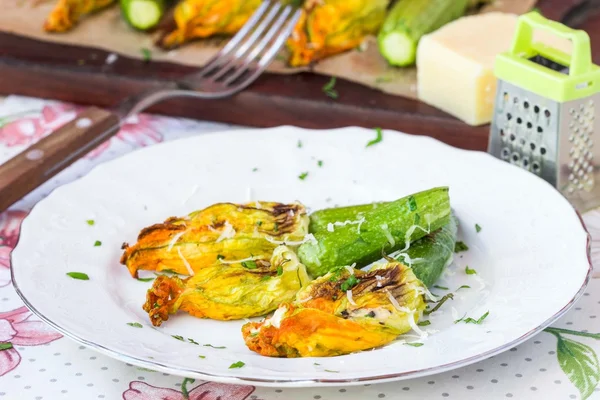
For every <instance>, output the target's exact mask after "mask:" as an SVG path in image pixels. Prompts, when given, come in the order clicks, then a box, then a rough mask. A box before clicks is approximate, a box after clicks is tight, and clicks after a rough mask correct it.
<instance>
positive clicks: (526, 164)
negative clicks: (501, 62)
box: [521, 157, 529, 169]
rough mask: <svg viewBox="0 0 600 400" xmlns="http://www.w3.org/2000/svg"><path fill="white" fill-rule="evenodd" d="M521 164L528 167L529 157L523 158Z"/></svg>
mask: <svg viewBox="0 0 600 400" xmlns="http://www.w3.org/2000/svg"><path fill="white" fill-rule="evenodd" d="M521 165H522V166H523V168H526V169H528V168H529V158H527V157H523V159H522V160H521Z"/></svg>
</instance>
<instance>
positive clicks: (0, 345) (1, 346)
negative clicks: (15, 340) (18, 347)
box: [0, 342, 13, 351]
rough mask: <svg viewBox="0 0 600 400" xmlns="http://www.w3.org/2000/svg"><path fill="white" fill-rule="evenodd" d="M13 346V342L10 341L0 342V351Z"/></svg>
mask: <svg viewBox="0 0 600 400" xmlns="http://www.w3.org/2000/svg"><path fill="white" fill-rule="evenodd" d="M12 348H13V344H12V343H11V342H4V343H0V351H3V350H10V349H12Z"/></svg>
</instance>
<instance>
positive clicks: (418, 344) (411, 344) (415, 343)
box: [404, 342, 423, 347]
mask: <svg viewBox="0 0 600 400" xmlns="http://www.w3.org/2000/svg"><path fill="white" fill-rule="evenodd" d="M404 344H405V345H407V346H412V347H421V346H423V343H418V342H411V343H404Z"/></svg>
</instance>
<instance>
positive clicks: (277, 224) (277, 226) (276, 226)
mask: <svg viewBox="0 0 600 400" xmlns="http://www.w3.org/2000/svg"><path fill="white" fill-rule="evenodd" d="M273 232H275V233H277V232H279V223H277V222H275V225H273Z"/></svg>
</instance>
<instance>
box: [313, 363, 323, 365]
mask: <svg viewBox="0 0 600 400" xmlns="http://www.w3.org/2000/svg"><path fill="white" fill-rule="evenodd" d="M313 365H321V364H319V363H313Z"/></svg>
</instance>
